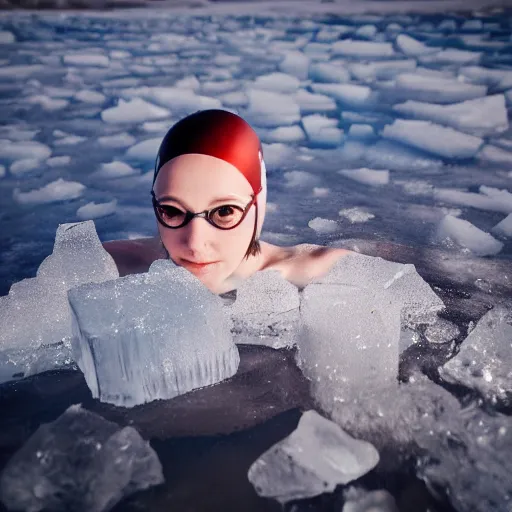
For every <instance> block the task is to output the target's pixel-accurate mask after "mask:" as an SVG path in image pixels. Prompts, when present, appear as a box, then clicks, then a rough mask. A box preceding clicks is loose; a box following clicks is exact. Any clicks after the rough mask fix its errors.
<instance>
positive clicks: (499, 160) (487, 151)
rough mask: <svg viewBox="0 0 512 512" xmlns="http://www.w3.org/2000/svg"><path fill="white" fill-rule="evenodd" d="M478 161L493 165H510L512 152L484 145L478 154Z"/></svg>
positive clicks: (511, 163)
mask: <svg viewBox="0 0 512 512" xmlns="http://www.w3.org/2000/svg"><path fill="white" fill-rule="evenodd" d="M478 158H479V160H482V161H484V162H490V163H492V164H494V165H499V166H501V165H503V164H505V165H512V151H507V150H506V149H502V148H499V147H496V146H492V145H491V144H486V145H485V146H484V147H483V148H482V149H481V151H480V152H479V153H478Z"/></svg>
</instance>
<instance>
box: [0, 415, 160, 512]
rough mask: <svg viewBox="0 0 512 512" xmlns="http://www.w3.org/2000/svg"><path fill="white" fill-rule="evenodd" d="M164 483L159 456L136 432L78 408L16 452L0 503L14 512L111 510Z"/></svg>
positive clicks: (3, 479)
mask: <svg viewBox="0 0 512 512" xmlns="http://www.w3.org/2000/svg"><path fill="white" fill-rule="evenodd" d="M163 481H164V477H163V474H162V466H161V464H160V461H159V460H158V457H157V455H156V453H155V452H154V451H153V449H152V448H151V447H150V446H149V443H148V442H146V441H144V440H143V439H142V438H141V437H140V435H139V433H138V432H137V431H136V430H135V429H134V428H132V427H125V428H123V429H120V428H119V426H118V425H116V424H115V423H112V422H110V421H107V420H105V419H104V418H102V417H101V416H98V415H97V414H94V413H92V412H89V411H86V410H85V409H82V408H81V407H80V405H72V406H71V407H69V409H67V411H66V412H65V413H64V414H62V415H61V416H60V417H59V418H58V419H57V420H55V421H54V422H52V423H46V424H43V425H41V426H40V427H39V428H38V429H37V431H36V432H35V433H34V434H33V435H32V436H31V437H30V438H29V440H28V441H27V442H26V443H25V445H24V446H23V447H22V448H21V449H20V450H19V451H18V452H17V453H15V454H14V456H13V457H12V459H11V460H10V461H9V462H8V464H7V466H6V467H5V469H4V471H3V473H2V475H1V478H0V499H1V501H2V502H3V503H4V504H5V506H6V507H8V508H9V509H13V510H26V511H31V512H38V511H41V510H53V511H65V510H73V511H75V512H106V511H108V510H110V509H111V508H113V507H114V505H115V504H116V503H118V502H119V501H120V500H121V499H122V498H123V497H125V496H128V495H130V494H132V493H134V492H136V491H140V490H143V489H147V488H148V487H152V486H154V485H158V484H161V483H163Z"/></svg>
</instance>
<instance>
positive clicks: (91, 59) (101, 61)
mask: <svg viewBox="0 0 512 512" xmlns="http://www.w3.org/2000/svg"><path fill="white" fill-rule="evenodd" d="M63 61H64V64H68V65H71V66H95V67H105V68H106V67H108V66H109V65H110V59H109V58H108V56H107V55H102V54H98V53H68V54H67V55H64V57H63Z"/></svg>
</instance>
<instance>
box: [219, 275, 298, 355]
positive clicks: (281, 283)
mask: <svg viewBox="0 0 512 512" xmlns="http://www.w3.org/2000/svg"><path fill="white" fill-rule="evenodd" d="M227 311H228V313H229V315H230V317H231V319H232V321H233V328H232V333H233V335H234V341H235V343H251V344H254V345H266V346H269V347H272V348H282V347H291V346H292V345H294V344H295V343H296V338H297V333H298V324H299V320H300V318H299V292H298V289H297V287H296V286H294V285H293V284H291V283H290V282H289V281H287V280H286V279H284V278H283V277H282V276H281V274H280V273H279V272H277V271H263V272H257V273H256V274H254V275H253V276H252V277H250V278H249V279H247V280H246V281H244V282H243V283H242V284H241V285H240V286H238V288H237V293H236V300H235V302H234V303H233V304H232V305H230V306H229V307H228V308H227Z"/></svg>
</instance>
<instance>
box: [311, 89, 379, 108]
mask: <svg viewBox="0 0 512 512" xmlns="http://www.w3.org/2000/svg"><path fill="white" fill-rule="evenodd" d="M311 88H312V89H313V92H316V93H320V94H325V95H326V96H331V97H333V98H334V99H335V100H336V101H339V102H341V103H342V104H343V105H348V106H350V107H362V106H365V105H369V104H372V103H373V102H374V101H375V97H374V94H373V93H372V90H371V89H370V88H369V87H367V86H365V85H355V84H312V85H311Z"/></svg>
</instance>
